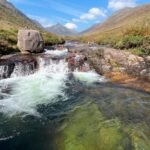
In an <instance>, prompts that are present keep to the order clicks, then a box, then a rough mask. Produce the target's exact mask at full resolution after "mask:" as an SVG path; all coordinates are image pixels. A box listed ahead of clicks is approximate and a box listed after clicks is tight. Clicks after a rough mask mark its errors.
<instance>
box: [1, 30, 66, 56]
mask: <svg viewBox="0 0 150 150" xmlns="http://www.w3.org/2000/svg"><path fill="white" fill-rule="evenodd" d="M17 33H18V30H17V29H13V30H12V29H11V30H6V29H0V55H5V54H11V53H14V52H19V50H18V48H17ZM41 33H42V35H43V38H44V42H45V45H53V44H62V43H64V42H65V41H64V39H63V38H61V37H58V36H56V35H53V34H51V33H48V32H41Z"/></svg>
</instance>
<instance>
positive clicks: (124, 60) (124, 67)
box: [86, 48, 150, 81]
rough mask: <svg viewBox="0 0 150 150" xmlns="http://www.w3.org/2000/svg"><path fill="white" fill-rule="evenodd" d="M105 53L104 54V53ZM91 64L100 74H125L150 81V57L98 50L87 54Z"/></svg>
mask: <svg viewBox="0 0 150 150" xmlns="http://www.w3.org/2000/svg"><path fill="white" fill-rule="evenodd" d="M102 52H103V53H102ZM99 54H101V55H102V56H101V55H99ZM86 55H87V57H88V60H89V62H90V64H91V65H92V66H93V67H94V68H95V69H96V71H97V72H98V73H100V74H106V73H109V72H110V73H111V72H112V71H113V72H124V73H127V74H129V75H132V76H137V77H140V78H144V79H146V80H148V81H150V71H149V69H150V57H149V56H148V57H146V58H143V57H139V56H136V55H133V54H131V53H129V52H126V51H121V50H116V49H113V48H103V49H102V50H101V49H97V50H95V51H94V52H93V51H92V52H91V51H90V52H88V53H87V54H86Z"/></svg>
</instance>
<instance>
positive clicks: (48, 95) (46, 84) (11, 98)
mask: <svg viewBox="0 0 150 150" xmlns="http://www.w3.org/2000/svg"><path fill="white" fill-rule="evenodd" d="M46 53H47V52H46ZM59 56H60V54H59ZM61 56H62V53H61ZM36 61H37V66H38V69H36V64H35V63H30V64H27V63H23V64H22V63H20V62H19V63H16V64H15V65H14V68H13V71H12V73H11V74H10V78H7V79H3V80H0V112H1V113H4V114H6V115H8V116H13V115H16V114H24V115H25V114H31V115H36V116H39V115H40V114H39V113H38V112H37V107H38V106H39V105H43V104H44V105H47V104H53V103H56V102H58V101H60V100H61V101H66V100H68V98H67V94H66V93H65V92H64V91H65V88H66V81H67V80H71V79H68V74H70V73H71V72H70V71H69V68H68V63H67V62H66V61H65V59H52V58H51V57H49V55H48V54H47V55H46V57H45V54H44V55H43V56H37V58H36ZM0 69H1V70H2V71H3V72H4V73H3V74H5V72H7V70H8V68H7V67H6V68H5V67H1V68H0ZM72 74H73V75H74V77H75V79H76V80H78V81H80V82H83V83H88V84H91V83H94V82H102V81H105V80H104V78H103V77H101V76H100V75H98V74H96V73H95V72H94V71H90V72H79V71H75V72H72Z"/></svg>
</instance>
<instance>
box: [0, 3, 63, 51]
mask: <svg viewBox="0 0 150 150" xmlns="http://www.w3.org/2000/svg"><path fill="white" fill-rule="evenodd" d="M22 28H29V29H35V30H39V31H40V32H41V33H42V34H43V37H44V40H45V43H46V45H49V44H56V43H62V42H64V40H63V39H62V38H60V37H58V36H56V35H54V34H51V33H50V32H46V31H45V29H43V28H42V27H41V26H40V25H39V24H37V22H35V21H33V20H31V19H30V18H28V17H27V16H26V15H24V14H23V13H22V12H21V11H20V10H18V9H17V8H16V7H15V6H14V5H12V4H11V3H10V2H8V1H6V0H0V54H7V53H10V52H14V51H16V50H17V48H16V43H17V32H18V30H19V29H22Z"/></svg>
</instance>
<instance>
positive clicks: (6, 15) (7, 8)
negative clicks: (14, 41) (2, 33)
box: [0, 0, 37, 29]
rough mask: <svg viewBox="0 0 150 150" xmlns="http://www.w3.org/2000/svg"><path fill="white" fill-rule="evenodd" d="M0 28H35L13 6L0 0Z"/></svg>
mask: <svg viewBox="0 0 150 150" xmlns="http://www.w3.org/2000/svg"><path fill="white" fill-rule="evenodd" d="M0 14H1V15H0V28H1V29H9V28H21V27H29V28H35V29H36V28H37V26H36V25H35V23H34V22H33V21H32V20H31V19H29V18H28V17H26V16H25V15H24V14H23V13H22V12H21V11H19V10H18V9H16V8H15V6H14V5H12V4H11V3H9V2H7V1H6V0H0Z"/></svg>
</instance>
